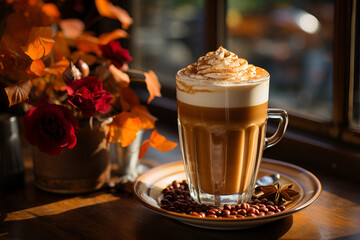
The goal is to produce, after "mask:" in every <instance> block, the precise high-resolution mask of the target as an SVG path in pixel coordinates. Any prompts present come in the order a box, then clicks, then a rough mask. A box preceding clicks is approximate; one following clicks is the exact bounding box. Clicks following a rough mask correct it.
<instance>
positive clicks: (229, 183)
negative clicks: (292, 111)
mask: <svg viewBox="0 0 360 240" xmlns="http://www.w3.org/2000/svg"><path fill="white" fill-rule="evenodd" d="M269 79H270V76H269V74H268V72H267V71H266V70H264V69H262V68H259V67H255V66H253V65H250V64H248V63H247V61H246V60H245V59H242V58H238V57H237V56H236V55H235V54H234V53H231V52H229V51H227V50H226V49H224V48H222V47H220V48H219V49H218V50H217V51H215V52H209V53H208V54H206V56H204V57H201V58H199V60H198V61H197V62H196V63H193V64H191V65H189V66H188V67H187V68H184V69H182V70H180V71H179V72H178V73H177V76H176V89H177V104H178V123H179V135H180V144H181V148H182V152H183V158H184V165H185V172H186V175H187V178H188V182H189V188H190V193H191V196H192V197H193V198H194V199H195V200H196V201H198V202H201V203H207V204H212V205H220V204H223V203H231V204H234V203H238V202H243V201H248V200H249V198H251V195H252V192H253V187H254V183H255V180H256V175H257V171H258V167H259V164H260V160H261V157H262V151H263V149H264V144H265V139H266V138H265V133H266V122H267V119H268V95H269V94H268V93H269ZM286 120H287V119H286ZM281 136H282V135H281Z"/></svg>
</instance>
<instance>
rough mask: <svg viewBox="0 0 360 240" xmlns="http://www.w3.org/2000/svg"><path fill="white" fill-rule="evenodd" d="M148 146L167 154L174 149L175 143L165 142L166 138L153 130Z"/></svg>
mask: <svg viewBox="0 0 360 240" xmlns="http://www.w3.org/2000/svg"><path fill="white" fill-rule="evenodd" d="M150 145H151V146H152V147H153V148H155V149H157V150H160V151H161V152H167V151H170V150H172V149H173V148H174V147H176V146H177V143H174V142H171V141H168V140H166V138H165V137H164V136H163V135H161V134H159V133H158V131H157V130H156V129H155V130H154V131H153V132H152V134H151V136H150Z"/></svg>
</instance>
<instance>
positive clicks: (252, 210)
mask: <svg viewBox="0 0 360 240" xmlns="http://www.w3.org/2000/svg"><path fill="white" fill-rule="evenodd" d="M247 212H248V213H253V212H255V208H253V207H249V208H248V210H247Z"/></svg>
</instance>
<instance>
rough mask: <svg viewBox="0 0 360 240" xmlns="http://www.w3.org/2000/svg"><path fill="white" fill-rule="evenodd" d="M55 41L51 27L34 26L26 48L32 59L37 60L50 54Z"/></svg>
mask: <svg viewBox="0 0 360 240" xmlns="http://www.w3.org/2000/svg"><path fill="white" fill-rule="evenodd" d="M54 43H55V41H54V40H53V39H51V28H50V27H33V28H32V29H31V32H30V35H29V40H28V45H27V46H26V47H25V49H24V50H25V53H26V55H28V56H29V57H30V58H31V59H32V60H36V59H40V58H42V57H44V56H46V55H48V54H49V53H50V51H51V49H52V47H53V46H54Z"/></svg>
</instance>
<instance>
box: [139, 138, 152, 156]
mask: <svg viewBox="0 0 360 240" xmlns="http://www.w3.org/2000/svg"><path fill="white" fill-rule="evenodd" d="M149 147H150V140H146V141H144V142H143V144H142V145H141V147H140V152H139V159H141V158H143V157H144V156H145V154H146V152H147V150H148V149H149Z"/></svg>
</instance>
